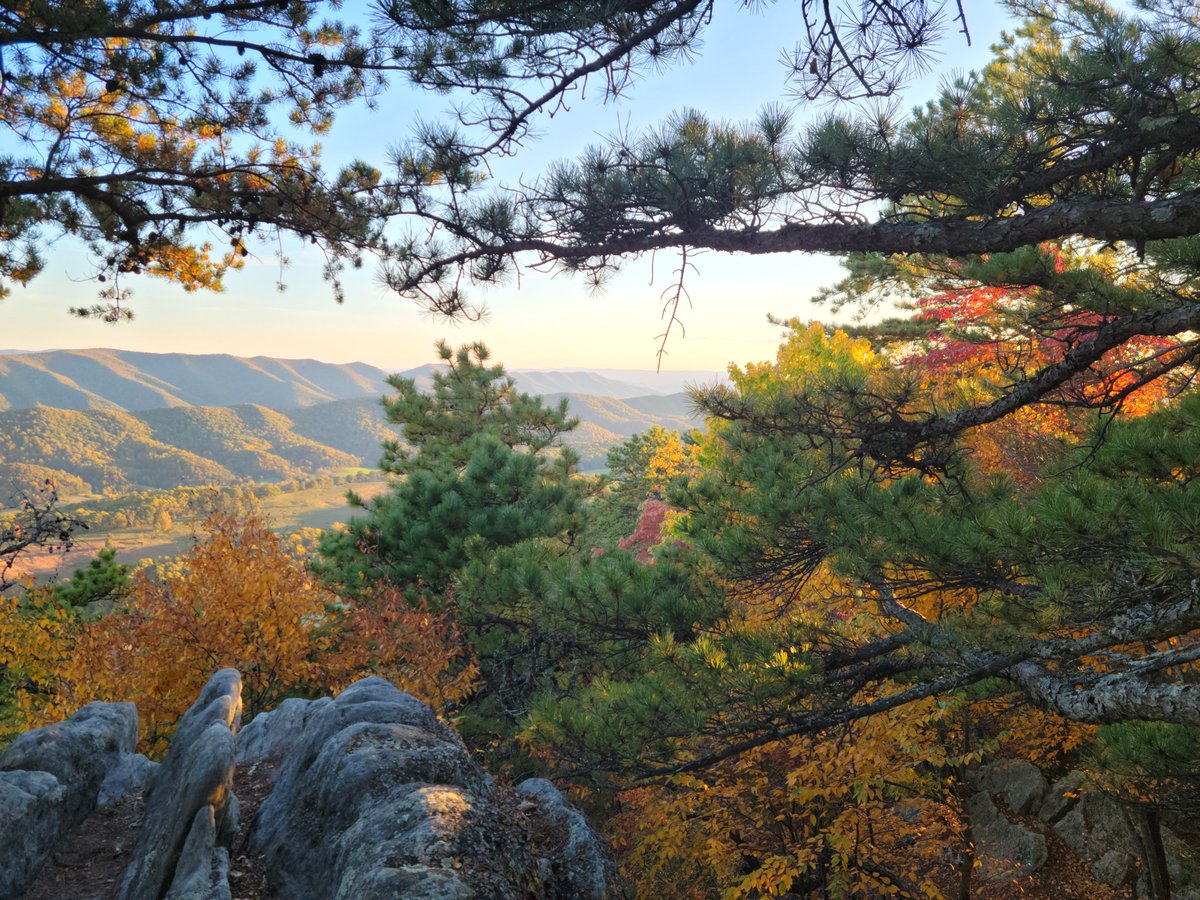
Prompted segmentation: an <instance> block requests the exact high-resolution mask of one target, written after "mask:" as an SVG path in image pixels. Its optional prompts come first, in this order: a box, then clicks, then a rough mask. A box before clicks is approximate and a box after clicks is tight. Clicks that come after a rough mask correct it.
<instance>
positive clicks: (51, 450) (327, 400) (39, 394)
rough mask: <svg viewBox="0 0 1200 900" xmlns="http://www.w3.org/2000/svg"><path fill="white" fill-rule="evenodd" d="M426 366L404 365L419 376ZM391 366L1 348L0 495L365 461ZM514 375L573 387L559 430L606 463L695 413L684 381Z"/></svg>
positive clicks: (299, 471) (220, 478) (587, 457)
mask: <svg viewBox="0 0 1200 900" xmlns="http://www.w3.org/2000/svg"><path fill="white" fill-rule="evenodd" d="M432 371H433V367H432V366H422V367H420V368H418V369H413V370H409V371H407V372H402V373H400V374H402V375H404V376H406V377H411V378H414V379H415V380H416V381H417V382H418V384H419V385H421V386H427V385H428V383H429V379H430V377H431V374H432ZM386 374H387V373H385V372H384V371H383V370H381V369H377V368H375V367H373V366H368V365H365V364H362V363H352V364H348V365H335V364H330V363H322V362H317V361H315V360H280V359H272V358H268V357H255V358H253V359H243V358H239V357H233V356H221V355H215V356H188V355H184V354H173V353H168V354H154V353H133V352H128V351H118V350H86V351H82V350H58V351H49V352H39V353H22V354H20V355H8V356H4V355H0V505H3V503H4V501H5V500H6V499H7V498H8V497H9V496H11V495H12V494H13V493H15V491H17V490H19V489H21V488H22V487H24V486H26V485H28V484H29V483H30V482H32V481H36V480H41V479H44V478H48V477H53V478H55V479H56V480H57V481H58V483H59V486H60V489H61V490H62V492H63V493H64V494H86V493H93V492H95V493H99V492H102V491H106V490H107V491H120V492H123V491H129V490H135V489H145V488H170V487H176V486H178V485H185V484H230V483H234V482H238V481H243V480H252V481H279V480H284V479H288V478H298V477H303V476H306V475H310V474H317V473H328V472H333V471H337V470H339V469H343V468H346V467H350V466H359V465H364V466H368V467H373V466H375V465H376V464H377V462H378V459H379V457H380V454H381V449H380V445H381V444H382V442H383V441H384V440H385V439H388V438H394V437H395V436H396V430H395V428H394V427H393V426H390V425H388V424H387V423H386V422H385V420H384V415H383V409H382V406H381V404H380V403H379V399H378V398H379V396H380V395H382V394H383V393H384V392H385V391H386V385H385V384H384V379H385V377H386ZM641 374H652V373H635V375H641ZM515 377H516V378H517V380H518V385H519V387H520V388H521V389H522V390H525V391H527V392H529V393H538V394H542V395H543V396H545V398H546V400H547V401H548V402H550V403H557V402H558V401H559V400H560V399H564V398H565V399H566V400H567V402H568V404H569V406H570V409H571V412H572V414H573V415H575V416H578V417H579V418H580V419H581V420H582V423H581V425H580V427H579V428H578V429H576V431H574V432H573V433H572V434H571V435H569V436H568V439H567V443H569V444H571V445H573V446H574V447H575V448H576V450H577V451H578V452H579V453H580V455H581V456H582V457H583V459H584V462H585V466H586V467H587V468H592V469H595V468H599V467H601V466H602V465H603V461H604V455H605V452H606V451H607V449H608V447H611V446H612V445H614V444H616V443H619V442H621V441H623V440H625V439H626V438H628V437H629V436H631V435H633V434H636V433H638V432H642V431H646V430H647V429H649V428H651V427H653V426H654V425H661V426H663V427H665V428H669V429H673V430H675V429H678V430H686V429H689V428H693V427H696V426H697V425H699V424H700V422H699V419H698V418H696V417H695V414H694V411H693V410H692V408H691V403H690V400H689V399H688V397H687V396H686V395H684V394H682V393H673V394H667V395H655V394H649V395H648V394H647V393H646V388H645V385H644V384H640V383H637V382H635V381H632V380H630V381H622V380H620V379H616V378H610V377H608V376H606V375H597V374H594V373H590V372H520V373H517V375H516V376H515ZM639 380H640V379H639ZM554 388H559V389H558V390H553V389H554ZM575 388H586V389H590V390H586V391H579V390H574V389H575ZM599 391H605V392H607V393H605V394H604V395H600V394H598V393H596V392H599ZM618 393H619V394H620V395H622V396H618Z"/></svg>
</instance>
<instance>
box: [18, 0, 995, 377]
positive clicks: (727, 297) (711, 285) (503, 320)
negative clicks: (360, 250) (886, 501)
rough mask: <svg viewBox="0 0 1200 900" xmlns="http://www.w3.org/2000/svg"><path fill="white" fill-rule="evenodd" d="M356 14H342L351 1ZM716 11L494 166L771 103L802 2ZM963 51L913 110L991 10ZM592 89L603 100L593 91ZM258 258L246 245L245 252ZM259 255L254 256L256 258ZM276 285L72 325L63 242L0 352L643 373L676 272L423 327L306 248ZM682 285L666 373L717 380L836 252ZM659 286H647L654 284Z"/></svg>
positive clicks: (335, 148)
mask: <svg viewBox="0 0 1200 900" xmlns="http://www.w3.org/2000/svg"><path fill="white" fill-rule="evenodd" d="M353 5H354V4H348V6H351V7H353ZM739 7H740V4H735V3H733V2H725V3H719V4H718V7H717V10H716V14H715V17H714V21H713V24H712V26H711V27H710V29H709V30H708V33H707V37H706V41H705V45H704V47H702V48H701V50H700V52H699V54H698V56H697V58H696V60H695V61H694V62H692V63H682V64H680V65H678V66H676V67H674V68H672V69H670V70H668V71H667V72H664V73H657V74H656V73H648V74H644V75H643V76H642V77H641V79H640V81H639V82H638V83H637V84H636V85H635V87H634V88H633V90H632V91H630V92H629V94H628V95H627V96H625V97H623V98H622V99H621V100H620V101H618V102H616V103H611V104H608V105H603V104H601V103H599V102H598V98H597V97H595V96H593V97H589V98H587V99H586V100H584V101H580V102H576V103H575V104H574V105H573V108H572V109H571V110H570V111H569V112H567V113H560V114H559V115H558V116H556V117H555V118H553V119H549V118H543V119H542V120H541V122H540V123H539V126H538V132H539V135H540V138H539V140H538V141H536V142H535V143H531V144H530V146H529V147H528V148H527V151H526V152H525V153H523V154H521V155H520V156H518V157H516V158H515V159H511V160H506V161H504V162H503V163H502V164H500V165H498V166H497V167H496V169H495V175H496V177H497V179H498V180H499V181H501V182H503V181H514V180H516V178H517V177H519V176H520V175H521V174H522V173H525V172H528V173H535V172H537V171H538V170H539V169H540V168H541V167H543V166H544V165H545V164H546V163H547V162H548V161H550V160H553V159H558V158H570V157H573V156H575V155H576V154H577V153H578V152H579V150H581V149H582V148H583V147H584V146H586V145H587V144H589V143H595V142H597V141H599V140H601V139H602V138H603V137H604V136H605V135H608V134H611V133H613V132H615V131H618V130H628V131H630V132H637V131H638V130H640V129H642V128H644V127H647V126H652V125H654V124H656V123H657V122H659V121H661V120H662V119H663V118H664V117H665V116H666V115H667V114H669V113H670V112H672V111H675V110H679V109H683V108H686V107H696V108H698V109H701V110H703V111H704V112H705V113H707V114H708V115H710V116H712V117H714V118H721V119H727V120H735V121H736V120H742V119H748V118H751V117H752V116H753V115H754V114H755V112H756V110H757V109H758V108H759V107H760V106H762V105H763V104H764V103H769V102H774V101H777V100H778V99H779V97H780V94H781V89H782V85H783V78H784V69H783V66H782V65H781V64H780V62H779V58H780V53H781V51H783V50H784V49H785V48H788V47H790V44H791V43H793V41H792V40H791V38H790V35H794V34H796V33H797V27H798V19H799V11H798V4H797V3H792V2H780V3H777V4H773V5H768V6H766V7H765V8H764V9H762V10H761V11H760V12H757V13H748V12H746V11H744V10H742V9H740V8H739ZM968 7H969V16H970V19H969V22H970V26H971V34H972V46H970V47H968V46H967V45H966V42H965V40H964V38H963V37H962V35H961V34H958V33H956V32H954V31H953V28H948V29H947V32H948V33H947V37H946V40H945V42H944V43H943V45H942V47H941V50H942V53H941V62H940V63H939V64H938V65H937V66H936V68H935V69H934V70H933V71H931V72H930V73H929V74H928V75H926V76H925V77H923V78H922V79H921V80H920V81H919V82H918V83H916V84H914V85H913V86H912V87H911V89H910V90H909V92H908V93H907V94H906V99H905V105H906V106H908V107H911V106H912V105H914V104H915V103H918V102H922V101H924V100H925V99H928V98H930V97H932V95H933V93H934V92H935V91H936V89H937V86H938V85H939V83H940V82H941V81H942V80H944V79H945V78H946V77H947V75H948V74H949V73H959V72H962V71H964V70H967V69H972V68H978V67H980V66H981V65H982V64H984V63H985V62H986V61H987V59H988V57H989V47H990V45H991V44H992V43H993V42H994V41H995V40H996V39H997V38H998V36H999V33H1000V30H1001V28H1002V27H1011V22H1009V20H1007V19H1006V17H1005V16H1006V14H1005V11H1004V10H1003V9H1002V8H1001V7H1000V5H999V4H997V3H983V2H979V3H971V4H968ZM591 93H592V94H598V93H599V91H592V92H591ZM447 107H448V101H447V99H446V98H444V97H429V96H418V95H416V94H414V93H413V92H412V91H410V90H409V89H407V88H405V87H403V86H399V87H397V88H395V89H393V90H392V91H391V92H390V93H389V94H388V95H387V96H386V97H385V98H384V100H383V102H382V103H381V106H380V108H379V109H378V110H375V111H366V110H358V111H353V112H350V113H349V114H347V115H344V116H343V117H342V118H341V119H340V120H339V121H338V122H337V123H336V124H335V125H334V129H333V132H332V134H331V135H329V136H328V137H327V138H326V139H325V140H324V146H325V157H326V161H327V165H329V166H331V167H332V166H334V165H336V164H338V163H340V162H343V161H345V160H346V159H348V158H349V157H350V156H352V155H359V156H362V157H363V158H366V159H368V160H375V161H379V160H380V159H381V157H382V154H383V152H384V151H385V149H386V148H387V147H388V146H389V145H391V144H393V143H395V142H396V141H398V140H400V139H402V138H403V137H404V136H405V133H406V130H407V129H408V127H409V123H410V122H411V121H412V119H413V117H414V116H417V115H421V116H425V117H426V118H428V117H431V116H434V115H436V114H437V113H438V112H439V111H440V110H443V109H445V108H447ZM252 249H254V248H252ZM260 252H265V251H260ZM285 254H286V255H288V256H289V257H290V260H291V264H290V266H289V267H288V268H287V269H286V270H285V271H284V281H285V282H286V283H287V284H288V290H287V291H286V292H285V293H282V294H280V293H277V292H276V290H275V283H276V280H277V278H278V274H279V272H278V265H277V261H276V260H275V259H264V260H263V261H261V262H258V263H252V264H251V265H249V266H247V268H246V269H245V270H243V271H242V272H239V273H232V274H231V275H230V276H229V277H228V278H227V279H226V288H225V291H224V292H223V293H221V294H191V295H188V294H185V293H184V292H183V291H181V290H179V289H178V288H176V287H174V286H172V285H170V284H166V283H161V282H157V281H154V280H150V279H134V280H132V281H131V282H130V285H131V286H132V287H133V289H134V297H133V304H132V305H133V307H134V309H135V311H136V314H137V317H136V319H135V320H134V321H133V322H132V323H127V324H121V325H117V326H108V325H104V324H102V323H98V322H92V321H78V320H74V319H72V318H71V317H69V316H68V315H67V314H66V311H65V310H66V308H67V307H68V306H70V305H84V304H87V305H90V304H91V303H92V302H94V300H93V298H94V297H95V294H96V291H97V289H98V287H99V285H96V284H94V283H92V282H89V281H86V280H84V276H85V275H86V274H87V273H88V272H89V271H90V268H89V266H88V264H87V262H86V260H85V259H84V257H83V256H82V254H81V252H80V250H79V248H78V247H74V246H72V245H70V244H69V242H62V243H61V244H59V245H56V246H55V247H53V248H51V249H50V250H49V252H48V253H47V254H46V255H47V258H48V261H49V264H48V266H47V270H46V272H45V273H44V274H43V275H42V276H40V277H39V278H37V279H36V280H35V281H34V282H33V283H32V284H31V285H30V286H29V287H28V288H24V289H22V288H17V289H15V290H14V293H13V294H12V296H10V297H9V298H8V299H6V300H3V301H0V348H6V349H8V348H23V349H41V348H51V347H54V348H82V347H119V348H123V349H132V350H146V351H155V352H166V351H178V352H189V353H218V352H219V353H232V354H236V355H239V356H256V355H266V356H280V357H290V358H308V357H311V358H316V359H322V360H326V361H330V362H349V361H355V360H361V361H364V362H369V363H373V364H375V365H379V366H383V367H385V368H392V369H399V368H407V367H410V366H415V365H418V364H420V363H423V362H427V361H429V360H430V358H431V353H432V350H431V348H432V344H433V342H434V341H435V340H436V339H438V338H439V337H445V338H447V339H448V340H450V341H451V342H452V343H459V342H462V341H467V340H477V339H481V340H484V341H486V342H487V343H488V345H489V346H490V347H491V348H492V351H493V353H494V355H495V357H496V359H498V360H500V361H502V362H504V363H506V364H507V365H509V366H511V367H514V368H516V367H525V368H533V367H536V368H553V367H560V368H565V367H597V368H600V367H608V368H638V369H645V368H653V367H654V365H655V362H656V359H655V350H656V349H657V346H658V343H657V341H656V340H655V336H656V335H657V334H658V333H659V332H660V331H661V326H662V323H661V321H660V318H659V316H660V309H661V301H660V300H659V295H660V292H661V291H662V288H663V287H664V286H665V285H666V283H667V281H668V280H669V278H670V276H671V270H672V269H673V268H675V266H676V265H677V264H678V259H677V257H676V256H675V255H673V254H660V255H659V257H658V258H657V259H656V260H654V261H653V262H652V261H651V260H649V259H645V260H641V261H639V262H635V263H632V264H630V265H629V266H628V267H627V269H626V271H625V272H623V273H622V274H621V275H620V276H618V277H617V278H616V279H615V280H614V281H613V282H612V283H611V285H610V286H609V287H608V289H607V290H606V291H605V292H604V293H602V294H600V295H598V296H594V295H591V294H589V292H588V291H587V290H586V288H585V286H584V285H583V283H582V282H581V281H579V280H577V279H571V278H568V277H563V276H560V277H550V276H548V275H545V274H542V273H539V272H530V271H526V272H524V273H523V275H522V277H521V280H520V287H519V288H518V286H517V285H516V284H510V285H508V286H506V287H504V288H501V289H496V290H492V291H489V292H487V293H486V294H485V295H483V297H484V299H485V300H486V302H487V305H488V307H489V309H490V315H489V317H488V319H487V320H486V321H485V322H483V323H479V324H464V325H454V324H452V323H447V322H445V321H444V320H440V319H431V318H430V317H428V316H427V315H425V314H423V313H422V312H421V311H420V310H419V309H417V308H416V307H415V306H414V305H413V304H412V303H409V302H406V301H403V300H401V299H399V298H398V297H396V296H394V295H390V294H388V293H386V292H385V291H384V290H383V289H382V288H381V287H380V286H379V284H378V282H377V280H376V278H375V275H374V272H372V271H370V269H369V267H366V268H364V270H363V271H362V272H360V273H354V274H353V275H350V276H348V277H347V279H346V284H347V300H346V303H345V304H344V305H341V306H338V305H337V304H335V303H334V301H333V299H332V296H331V292H330V290H329V287H328V285H326V284H325V283H324V282H323V281H322V280H321V274H320V267H321V261H320V259H319V258H317V257H316V255H315V254H314V253H312V251H310V250H309V249H308V248H307V247H306V246H304V245H294V246H287V245H285ZM696 265H697V267H698V270H699V271H698V272H697V273H696V274H694V275H693V276H692V278H691V280H690V285H689V287H690V293H691V296H692V300H693V307H692V308H691V309H685V310H683V312H682V318H683V322H684V325H685V326H686V337H685V336H683V335H681V334H679V333H678V332H676V333H675V336H673V337H672V339H671V341H670V343H669V345H668V349H669V356H668V357H667V358H666V361H665V363H664V368H667V369H700V370H707V371H713V372H716V371H722V370H724V369H725V367H726V366H727V365H728V364H729V363H731V362H735V363H743V362H747V361H751V360H759V359H766V358H770V357H771V356H773V355H774V350H775V347H776V345H777V343H778V336H779V335H778V328H776V327H774V326H771V325H769V324H768V323H767V321H766V317H767V314H768V313H773V314H775V315H780V316H792V315H799V316H801V317H814V318H816V317H820V315H821V311H820V310H818V309H817V308H815V307H813V306H812V305H811V304H810V303H809V302H808V299H809V298H810V297H811V296H812V295H813V294H814V293H815V292H816V291H817V290H818V289H819V288H820V287H822V286H823V285H826V284H829V283H831V282H833V281H834V280H836V279H837V278H838V273H839V269H838V265H837V262H836V260H834V259H831V258H829V257H817V256H808V255H800V254H786V255H781V256H758V257H728V256H724V257H722V256H718V255H716V254H707V255H703V256H700V257H698V258H697V259H696ZM652 276H653V283H651V279H652Z"/></svg>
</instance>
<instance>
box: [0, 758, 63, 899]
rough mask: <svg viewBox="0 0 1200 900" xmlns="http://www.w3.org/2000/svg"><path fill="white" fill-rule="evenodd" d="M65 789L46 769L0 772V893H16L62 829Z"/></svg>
mask: <svg viewBox="0 0 1200 900" xmlns="http://www.w3.org/2000/svg"><path fill="white" fill-rule="evenodd" d="M66 794H67V791H66V789H65V788H63V786H62V785H61V784H59V782H58V779H57V778H55V777H54V776H53V775H51V774H50V773H49V772H26V771H16V772H0V897H19V896H20V895H21V894H22V893H24V891H25V889H26V888H28V887H29V885H30V883H31V882H32V881H33V877H34V875H36V874H37V871H38V869H39V868H41V865H42V862H43V861H44V860H45V859H46V857H47V856H48V855H49V854H50V850H51V849H52V848H53V847H54V844H55V843H56V842H57V841H58V839H59V836H60V835H61V834H62V832H63V831H65V830H66V827H65V826H64V819H63V810H64V807H65V804H64V802H63V801H64V799H65V797H66Z"/></svg>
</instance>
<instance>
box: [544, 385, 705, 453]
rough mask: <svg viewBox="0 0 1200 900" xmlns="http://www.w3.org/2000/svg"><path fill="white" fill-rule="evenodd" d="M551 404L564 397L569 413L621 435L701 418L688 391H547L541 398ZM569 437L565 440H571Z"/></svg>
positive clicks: (692, 424)
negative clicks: (621, 394)
mask: <svg viewBox="0 0 1200 900" xmlns="http://www.w3.org/2000/svg"><path fill="white" fill-rule="evenodd" d="M543 399H544V400H545V401H546V403H547V404H549V405H554V404H557V403H558V402H559V400H562V399H566V401H567V406H568V407H569V408H570V410H571V415H573V416H578V417H579V418H580V420H582V421H584V422H587V423H589V424H591V425H593V426H597V427H599V428H603V429H605V430H606V431H608V432H611V433H612V434H615V435H618V436H619V437H620V438H621V439H624V438H628V437H631V436H632V435H635V434H638V433H639V432H643V431H648V430H649V429H650V428H652V427H654V426H655V425H661V426H662V427H663V428H667V429H670V430H672V431H690V430H691V429H693V428H698V427H699V426H701V425H703V424H704V422H703V420H702V419H701V418H699V417H697V416H696V415H695V414H694V413H693V411H692V408H691V400H690V399H689V398H688V396H687V394H670V395H668V396H665V397H631V398H629V399H627V400H618V399H616V398H615V397H596V396H593V395H589V394H547V395H546V396H545V397H544V398H543ZM570 442H571V441H570V439H569V438H568V443H570Z"/></svg>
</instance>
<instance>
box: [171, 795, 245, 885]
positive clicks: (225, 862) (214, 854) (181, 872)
mask: <svg viewBox="0 0 1200 900" xmlns="http://www.w3.org/2000/svg"><path fill="white" fill-rule="evenodd" d="M217 841H218V834H217V821H216V818H215V817H214V811H213V807H212V805H211V804H205V805H204V806H202V807H201V808H200V810H199V811H198V812H197V813H196V818H194V819H193V820H192V827H191V828H190V829H189V830H188V836H187V839H186V840H185V841H184V843H183V849H182V850H181V851H180V852H179V861H178V862H177V863H176V864H175V874H174V877H173V878H172V879H171V887H170V889H169V890H168V891H167V896H166V900H232V894H231V892H230V890H229V851H228V850H226V849H225V848H224V847H221V846H218V844H217Z"/></svg>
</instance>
